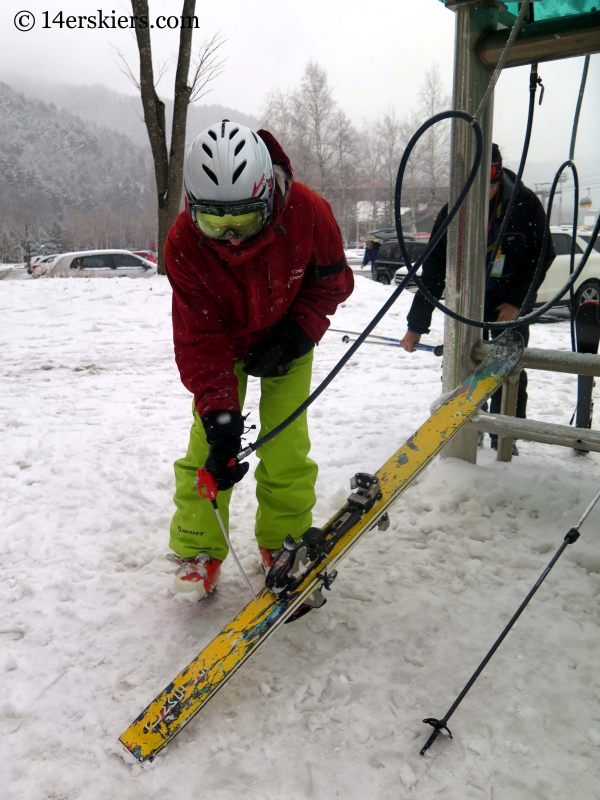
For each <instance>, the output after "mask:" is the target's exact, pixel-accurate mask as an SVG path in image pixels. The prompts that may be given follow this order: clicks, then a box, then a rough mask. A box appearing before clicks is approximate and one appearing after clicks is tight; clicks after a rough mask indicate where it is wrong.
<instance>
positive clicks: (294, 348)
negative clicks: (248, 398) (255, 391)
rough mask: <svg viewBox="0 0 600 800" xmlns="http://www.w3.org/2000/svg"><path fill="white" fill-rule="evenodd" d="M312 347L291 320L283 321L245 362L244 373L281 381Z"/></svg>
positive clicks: (312, 343)
mask: <svg viewBox="0 0 600 800" xmlns="http://www.w3.org/2000/svg"><path fill="white" fill-rule="evenodd" d="M314 346H315V343H314V342H313V340H312V339H311V338H310V336H309V335H308V334H307V333H305V331H304V329H303V328H302V327H301V326H300V325H299V324H298V323H297V322H296V321H295V320H294V319H292V317H284V318H283V319H282V320H281V322H280V323H278V324H277V325H276V326H275V328H274V329H273V330H272V332H271V333H270V334H269V336H267V338H266V339H265V340H264V341H262V342H259V343H258V344H255V345H254V346H253V348H252V350H250V352H249V353H248V355H247V356H246V357H245V358H244V372H246V373H247V374H248V375H254V377H256V378H277V377H280V376H281V375H285V374H286V372H288V370H289V368H290V367H291V366H292V362H293V361H295V359H297V358H300V357H301V356H304V355H306V354H307V353H308V352H309V351H310V350H312V348H313V347H314Z"/></svg>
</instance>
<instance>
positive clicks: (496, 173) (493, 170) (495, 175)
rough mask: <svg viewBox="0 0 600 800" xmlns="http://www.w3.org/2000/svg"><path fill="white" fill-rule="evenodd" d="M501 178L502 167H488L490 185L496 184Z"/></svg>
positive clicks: (493, 165) (496, 165)
mask: <svg viewBox="0 0 600 800" xmlns="http://www.w3.org/2000/svg"><path fill="white" fill-rule="evenodd" d="M501 176H502V167H501V166H500V164H492V166H491V167H490V183H498V181H499V180H500V178H501Z"/></svg>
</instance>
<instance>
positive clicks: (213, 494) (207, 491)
mask: <svg viewBox="0 0 600 800" xmlns="http://www.w3.org/2000/svg"><path fill="white" fill-rule="evenodd" d="M195 482H196V487H197V488H198V494H199V495H200V497H203V498H205V499H206V500H210V502H211V503H212V507H213V508H214V510H215V515H216V517H217V520H218V522H219V525H220V526H221V531H222V532H223V536H224V537H225V541H226V542H227V547H228V548H229V549H230V550H231V555H232V556H233V560H234V561H235V563H236V564H237V567H238V569H239V571H240V574H241V576H242V578H243V579H244V581H245V582H246V586H247V587H248V588H249V589H250V592H251V593H252V597H253V598H254V602H255V603H258V599H257V597H256V594H255V592H254V589H253V588H252V584H251V583H250V581H249V580H248V576H247V575H246V573H245V572H244V568H243V567H242V565H241V564H240V560H239V558H238V557H237V555H236V553H235V550H234V549H233V545H232V544H231V539H230V538H229V535H228V533H227V529H226V527H225V523H224V522H223V517H222V516H221V512H220V511H219V506H218V505H217V495H218V494H219V491H218V489H217V482H216V481H215V479H214V477H213V475H212V473H210V472H209V471H208V470H207V469H199V470H198V474H197V475H196V478H195Z"/></svg>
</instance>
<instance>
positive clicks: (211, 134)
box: [208, 131, 217, 142]
mask: <svg viewBox="0 0 600 800" xmlns="http://www.w3.org/2000/svg"><path fill="white" fill-rule="evenodd" d="M208 135H209V136H210V137H211V139H214V140H215V142H216V141H217V134H216V133H215V132H214V131H209V132H208Z"/></svg>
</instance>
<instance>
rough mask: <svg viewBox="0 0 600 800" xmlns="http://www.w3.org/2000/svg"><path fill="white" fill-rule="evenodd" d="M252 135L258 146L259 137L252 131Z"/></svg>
mask: <svg viewBox="0 0 600 800" xmlns="http://www.w3.org/2000/svg"><path fill="white" fill-rule="evenodd" d="M250 133H251V134H252V136H254V141H255V142H256V144H258V137H257V135H256V134H255V133H254V131H250Z"/></svg>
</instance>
